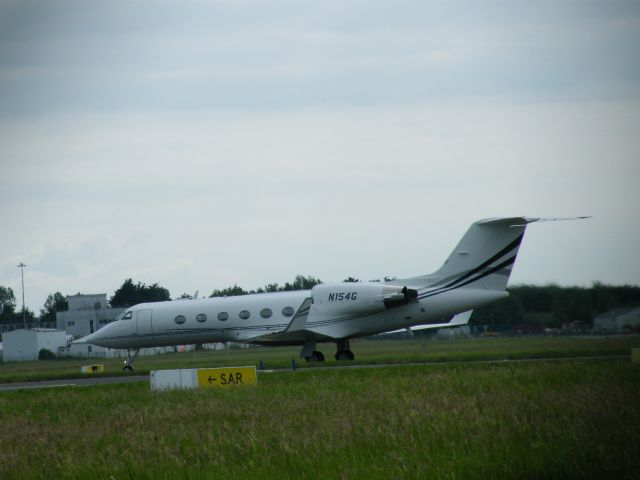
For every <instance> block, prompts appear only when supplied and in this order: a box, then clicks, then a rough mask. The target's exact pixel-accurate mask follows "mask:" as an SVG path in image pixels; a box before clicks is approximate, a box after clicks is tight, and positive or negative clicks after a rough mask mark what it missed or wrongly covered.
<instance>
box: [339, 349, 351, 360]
mask: <svg viewBox="0 0 640 480" xmlns="http://www.w3.org/2000/svg"><path fill="white" fill-rule="evenodd" d="M336 360H337V361H339V362H341V361H343V360H349V355H347V351H346V350H340V351H339V352H338V353H336Z"/></svg>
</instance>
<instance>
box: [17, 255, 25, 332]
mask: <svg viewBox="0 0 640 480" xmlns="http://www.w3.org/2000/svg"><path fill="white" fill-rule="evenodd" d="M24 267H26V265H25V264H24V262H20V265H18V268H19V269H20V273H21V276H22V323H23V325H24V329H25V330H26V329H27V315H26V312H25V310H24Z"/></svg>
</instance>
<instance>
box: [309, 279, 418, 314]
mask: <svg viewBox="0 0 640 480" xmlns="http://www.w3.org/2000/svg"><path fill="white" fill-rule="evenodd" d="M417 297H418V292H417V291H416V290H412V289H408V288H407V287H399V286H395V285H385V284H382V283H360V282H353V283H349V282H345V283H333V284H331V283H323V284H320V285H316V286H315V287H313V288H312V289H311V298H312V299H313V304H314V307H315V309H316V310H317V311H318V312H322V313H342V314H344V313H347V314H348V313H369V312H379V311H381V310H384V309H385V308H393V307H398V306H400V305H404V304H406V303H408V302H409V301H411V300H415V299H416V298H417Z"/></svg>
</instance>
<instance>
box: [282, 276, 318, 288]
mask: <svg viewBox="0 0 640 480" xmlns="http://www.w3.org/2000/svg"><path fill="white" fill-rule="evenodd" d="M320 283H322V281H321V280H320V279H319V278H314V277H312V276H308V277H305V276H303V275H296V278H295V280H294V281H293V283H289V282H286V283H285V284H284V286H283V287H281V289H280V291H284V292H288V291H291V290H311V289H312V288H313V287H315V286H316V285H318V284H320Z"/></svg>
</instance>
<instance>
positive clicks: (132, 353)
mask: <svg viewBox="0 0 640 480" xmlns="http://www.w3.org/2000/svg"><path fill="white" fill-rule="evenodd" d="M138 353H140V349H137V348H136V349H133V350H130V349H127V358H125V359H124V362H123V363H124V366H123V367H122V371H123V372H133V370H134V368H133V362H135V361H136V358H137V357H138Z"/></svg>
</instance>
